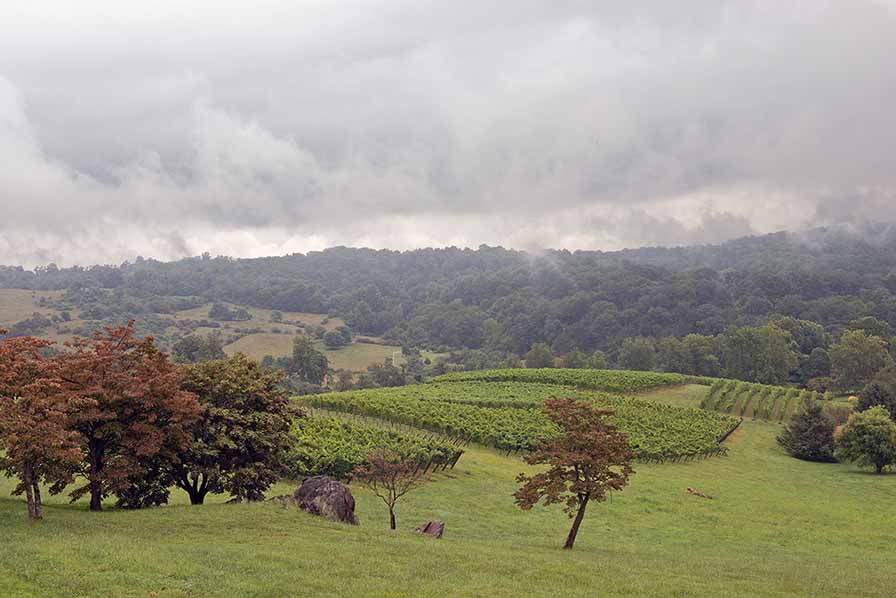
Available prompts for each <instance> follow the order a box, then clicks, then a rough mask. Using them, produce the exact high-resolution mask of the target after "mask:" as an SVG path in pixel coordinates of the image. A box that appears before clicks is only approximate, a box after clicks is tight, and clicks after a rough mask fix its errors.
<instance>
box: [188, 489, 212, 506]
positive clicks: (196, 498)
mask: <svg viewBox="0 0 896 598" xmlns="http://www.w3.org/2000/svg"><path fill="white" fill-rule="evenodd" d="M187 494H189V495H190V504H191V505H201V504H202V503H204V502H205V495H206V494H207V493H206V492H204V491H202V490H198V489H196V488H190V489H189V490H187Z"/></svg>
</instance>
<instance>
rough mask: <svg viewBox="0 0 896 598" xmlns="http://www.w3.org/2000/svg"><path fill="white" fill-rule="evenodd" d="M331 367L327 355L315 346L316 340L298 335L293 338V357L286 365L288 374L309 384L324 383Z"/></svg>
mask: <svg viewBox="0 0 896 598" xmlns="http://www.w3.org/2000/svg"><path fill="white" fill-rule="evenodd" d="M329 367H330V362H329V361H328V360H327V356H326V355H324V354H323V353H321V352H320V351H318V350H317V349H315V348H314V342H313V341H312V340H311V339H310V338H308V337H307V336H297V337H296V338H295V339H294V340H293V343H292V359H290V360H289V363H288V364H287V367H286V372H287V373H288V374H291V375H294V376H296V377H298V378H299V380H301V381H302V382H306V383H308V384H323V382H324V379H325V378H326V376H327V371H328V370H329Z"/></svg>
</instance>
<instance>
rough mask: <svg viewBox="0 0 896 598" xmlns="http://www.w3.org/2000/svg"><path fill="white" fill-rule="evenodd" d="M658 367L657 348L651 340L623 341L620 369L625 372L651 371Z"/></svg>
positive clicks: (631, 339) (635, 339) (630, 339)
mask: <svg viewBox="0 0 896 598" xmlns="http://www.w3.org/2000/svg"><path fill="white" fill-rule="evenodd" d="M654 365H656V347H655V346H654V344H653V341H652V340H651V339H649V338H645V337H643V336H639V337H638V338H627V339H625V340H624V341H622V350H621V351H620V352H619V367H621V368H622V369H624V370H643V371H650V370H652V369H653V367H654Z"/></svg>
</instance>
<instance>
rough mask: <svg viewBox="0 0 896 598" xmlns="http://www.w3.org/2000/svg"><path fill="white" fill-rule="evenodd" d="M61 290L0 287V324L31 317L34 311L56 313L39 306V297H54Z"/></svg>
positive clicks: (7, 324)
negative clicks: (28, 289) (27, 289)
mask: <svg viewBox="0 0 896 598" xmlns="http://www.w3.org/2000/svg"><path fill="white" fill-rule="evenodd" d="M61 295H62V292H61V291H26V290H23V289H0V325H6V326H9V325H11V324H15V323H16V322H18V321H19V320H24V319H25V318H29V317H31V315H32V314H34V312H37V313H41V314H53V313H56V312H55V311H54V310H52V309H47V308H43V307H39V306H38V305H37V301H38V299H39V298H40V297H47V298H48V299H56V298H58V297H60V296H61Z"/></svg>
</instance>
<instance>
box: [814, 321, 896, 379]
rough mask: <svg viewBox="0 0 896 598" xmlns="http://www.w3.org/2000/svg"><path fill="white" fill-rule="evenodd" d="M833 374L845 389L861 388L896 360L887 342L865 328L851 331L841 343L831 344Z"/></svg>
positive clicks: (844, 336) (845, 334) (842, 337)
mask: <svg viewBox="0 0 896 598" xmlns="http://www.w3.org/2000/svg"><path fill="white" fill-rule="evenodd" d="M830 353H831V375H832V376H833V378H834V382H835V384H836V385H837V387H838V388H840V389H841V390H857V389H860V388H862V387H863V386H865V385H866V384H867V383H868V382H870V381H871V379H872V378H873V377H874V375H875V374H876V373H877V372H879V371H880V370H882V369H883V368H885V367H886V366H888V365H890V364H891V363H893V358H892V357H890V354H889V353H888V352H887V343H886V341H884V339H882V338H879V337H876V336H868V335H866V334H865V332H864V331H862V330H848V331H846V332H844V333H843V336H841V337H840V342H838V343H837V344H835V345H833V346H832V347H831V351H830Z"/></svg>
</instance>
